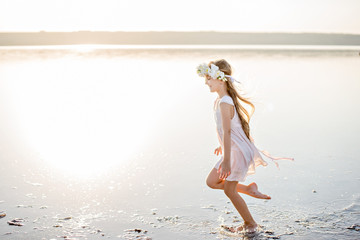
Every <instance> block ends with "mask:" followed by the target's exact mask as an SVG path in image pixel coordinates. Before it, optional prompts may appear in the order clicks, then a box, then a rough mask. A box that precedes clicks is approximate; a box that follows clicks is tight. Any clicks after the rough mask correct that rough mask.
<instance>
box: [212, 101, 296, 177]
mask: <svg viewBox="0 0 360 240" xmlns="http://www.w3.org/2000/svg"><path fill="white" fill-rule="evenodd" d="M222 102H224V103H228V104H230V105H232V106H234V102H233V100H232V98H231V97H230V96H228V95H225V96H223V97H222V98H220V99H219V98H217V99H216V100H215V104H214V115H215V122H216V130H217V131H216V132H217V135H218V139H219V142H220V145H221V148H222V150H223V152H224V144H223V143H224V141H223V133H224V131H223V127H222V121H221V113H220V103H222ZM234 110H235V111H234V113H235V114H234V117H233V118H232V119H231V154H230V164H231V174H230V175H229V176H228V177H227V178H226V180H227V181H239V182H244V181H245V179H246V177H247V176H248V175H251V174H254V173H255V168H256V167H257V166H259V165H263V166H267V165H268V164H267V162H266V161H264V159H263V158H262V156H261V155H260V152H261V153H263V154H264V155H265V156H267V157H269V158H271V159H272V160H279V159H287V160H293V159H292V158H280V157H272V156H270V154H269V153H268V152H266V151H261V150H260V152H259V150H258V149H257V148H256V147H255V144H254V140H253V139H252V137H250V139H251V141H250V140H249V139H248V138H247V136H246V134H245V132H244V130H243V128H242V125H241V122H240V118H239V116H238V114H237V111H236V108H235V107H234ZM223 159H224V156H221V158H220V160H219V161H218V162H217V163H216V164H215V168H216V169H219V166H220V164H221V162H222V161H223ZM275 164H276V165H277V166H278V164H277V163H276V162H275Z"/></svg>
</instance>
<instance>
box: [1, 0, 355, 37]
mask: <svg viewBox="0 0 360 240" xmlns="http://www.w3.org/2000/svg"><path fill="white" fill-rule="evenodd" d="M41 30H44V31H78V30H92V31H167V30H170V31H205V30H213V31H247V32H259V31H262V32H329V33H357V34H360V0H272V1H270V0H221V1H220V0H181V1H180V0H178V1H174V0H142V1H141V0H0V31H41Z"/></svg>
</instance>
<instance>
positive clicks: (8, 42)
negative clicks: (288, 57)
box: [0, 31, 360, 46]
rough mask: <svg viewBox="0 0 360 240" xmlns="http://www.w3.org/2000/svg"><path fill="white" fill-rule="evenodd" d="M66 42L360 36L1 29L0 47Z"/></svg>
mask: <svg viewBox="0 0 360 240" xmlns="http://www.w3.org/2000/svg"><path fill="white" fill-rule="evenodd" d="M68 44H176V45H178V44H179V45H182V44H184V45H186V44H195V45H197V44H224V45H226V44H232V45H235V44H254V45H258V44H265V45H267V44H270V45H272V44H275V45H360V35H359V34H331V33H237V32H92V31H79V32H44V31H42V32H0V45H2V46H13V45H68Z"/></svg>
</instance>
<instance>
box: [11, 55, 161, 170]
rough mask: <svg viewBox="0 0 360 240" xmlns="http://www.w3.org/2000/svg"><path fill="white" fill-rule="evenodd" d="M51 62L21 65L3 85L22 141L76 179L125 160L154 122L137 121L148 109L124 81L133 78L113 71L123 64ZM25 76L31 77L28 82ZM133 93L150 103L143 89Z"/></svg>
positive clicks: (139, 143)
mask: <svg viewBox="0 0 360 240" xmlns="http://www.w3.org/2000/svg"><path fill="white" fill-rule="evenodd" d="M80 49H82V50H84V49H86V51H88V50H89V49H90V48H80ZM54 61H58V63H55V64H54V62H52V63H47V62H46V61H44V62H42V63H41V64H37V63H35V62H33V64H29V65H27V66H24V69H26V70H25V72H24V73H18V74H19V75H18V76H17V78H16V80H15V81H13V82H11V83H9V86H10V89H9V92H10V95H9V96H10V98H11V102H12V109H15V110H14V114H15V117H14V121H17V122H18V125H19V126H20V128H21V129H20V131H21V132H22V134H23V136H24V138H25V140H26V141H27V142H28V143H29V144H31V145H32V147H33V148H34V149H35V150H36V151H37V152H39V153H40V156H41V157H42V158H43V159H44V160H46V161H47V162H49V163H51V164H52V165H53V166H55V167H56V168H58V169H61V170H64V171H66V172H69V173H74V174H76V175H79V176H87V175H90V174H93V173H97V172H101V171H106V170H107V169H109V168H111V167H112V166H114V165H118V164H122V163H124V162H125V161H127V160H128V159H129V157H130V155H131V154H133V153H134V152H135V150H137V149H139V148H140V147H141V144H142V143H143V142H144V141H145V139H146V138H147V136H148V134H149V129H151V125H152V123H153V121H154V120H155V117H154V116H152V117H150V118H147V119H146V124H144V117H143V116H146V115H148V116H151V112H150V111H153V109H152V108H151V107H150V106H149V105H147V103H146V102H145V103H143V102H142V101H143V100H141V98H138V97H136V96H134V94H133V92H132V91H131V89H133V83H134V82H133V81H126V79H128V80H130V79H131V78H133V76H131V73H129V72H127V73H126V72H124V71H121V70H120V69H119V66H124V65H125V64H126V63H116V66H114V65H111V64H114V63H109V62H103V61H104V60H84V59H81V60H80V59H79V60H69V59H66V60H62V59H60V60H54ZM39 66H41V68H42V69H39ZM55 66H56V67H55ZM124 68H126V66H124ZM110 71H111V72H110ZM119 75H120V76H119ZM26 76H37V77H36V78H32V79H31V81H29V79H27V78H26ZM120 77H121V79H119V78H120ZM137 94H139V95H142V96H143V97H145V98H147V99H154V97H153V96H150V95H149V94H150V93H149V92H148V91H147V90H146V88H139V90H138V92H137ZM155 100H156V99H155ZM139 106H143V107H139Z"/></svg>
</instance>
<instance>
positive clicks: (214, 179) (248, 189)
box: [206, 168, 271, 199]
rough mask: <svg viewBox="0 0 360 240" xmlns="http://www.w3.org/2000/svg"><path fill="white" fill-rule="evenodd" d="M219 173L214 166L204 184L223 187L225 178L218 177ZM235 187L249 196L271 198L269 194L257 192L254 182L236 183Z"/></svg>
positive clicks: (218, 187) (217, 187) (215, 187)
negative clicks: (246, 183)
mask: <svg viewBox="0 0 360 240" xmlns="http://www.w3.org/2000/svg"><path fill="white" fill-rule="evenodd" d="M219 175H220V174H219V173H218V172H217V169H216V168H213V170H211V172H210V174H209V176H208V177H207V179H206V184H207V185H208V186H209V187H211V188H214V189H222V190H223V189H224V184H225V180H223V179H219ZM236 189H237V191H238V192H240V193H244V194H247V195H249V196H251V197H255V198H261V199H271V197H270V196H268V195H266V194H262V193H261V192H259V190H258V188H257V185H256V183H250V184H249V185H243V184H240V183H238V184H237V186H236Z"/></svg>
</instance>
